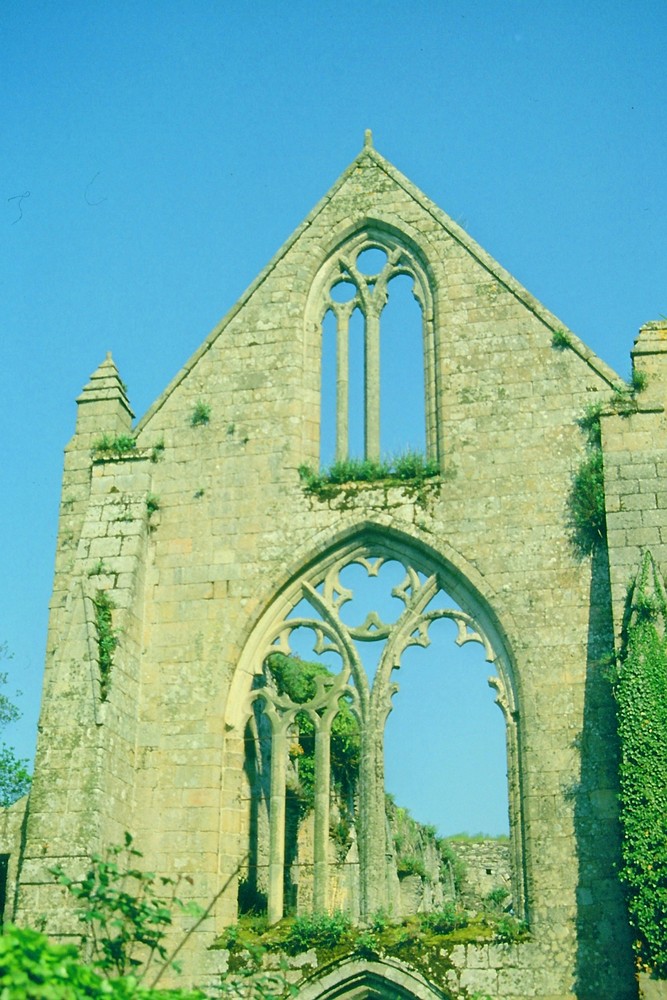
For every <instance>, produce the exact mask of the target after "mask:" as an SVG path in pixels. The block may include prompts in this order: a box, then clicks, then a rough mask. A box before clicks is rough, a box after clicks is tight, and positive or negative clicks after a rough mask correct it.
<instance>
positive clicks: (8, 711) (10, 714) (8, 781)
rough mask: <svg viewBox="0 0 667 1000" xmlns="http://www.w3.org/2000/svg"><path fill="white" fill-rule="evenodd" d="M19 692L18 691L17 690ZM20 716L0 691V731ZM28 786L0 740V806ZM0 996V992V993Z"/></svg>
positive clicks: (0, 651) (21, 763)
mask: <svg viewBox="0 0 667 1000" xmlns="http://www.w3.org/2000/svg"><path fill="white" fill-rule="evenodd" d="M10 658H11V654H10V653H8V651H7V646H6V645H5V644H4V643H0V660H2V659H10ZM6 683H7V674H6V673H0V688H1V687H3V686H4V685H5V684H6ZM17 694H20V692H17ZM20 718H21V712H20V710H19V709H18V708H17V706H16V705H15V704H14V702H13V701H12V700H11V699H10V698H9V697H8V696H7V695H6V694H3V693H2V691H0V732H2V730H3V729H4V728H5V727H6V726H8V725H10V723H12V722H16V721H17V720H18V719H20ZM29 788H30V773H29V771H28V761H27V760H23V759H20V758H18V757H17V756H16V754H15V753H14V751H13V750H12V748H11V747H9V746H7V744H6V743H5V742H4V740H3V741H2V742H0V806H10V805H11V804H12V802H16V800H17V799H20V798H21V796H22V795H25V794H26V792H27V791H28V789H29ZM0 996H1V994H0Z"/></svg>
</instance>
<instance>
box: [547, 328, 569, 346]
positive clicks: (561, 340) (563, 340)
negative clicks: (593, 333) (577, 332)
mask: <svg viewBox="0 0 667 1000" xmlns="http://www.w3.org/2000/svg"><path fill="white" fill-rule="evenodd" d="M551 346H552V347H554V348H555V349H556V350H557V351H564V350H565V348H566V347H571V346H572V342H571V340H570V336H569V334H567V333H566V332H565V330H562V329H558V330H554V332H553V334H552V336H551Z"/></svg>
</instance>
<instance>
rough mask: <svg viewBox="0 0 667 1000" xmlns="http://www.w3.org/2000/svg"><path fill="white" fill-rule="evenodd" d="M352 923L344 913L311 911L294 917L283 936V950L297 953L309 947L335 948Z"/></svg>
mask: <svg viewBox="0 0 667 1000" xmlns="http://www.w3.org/2000/svg"><path fill="white" fill-rule="evenodd" d="M351 927H352V924H351V922H350V918H349V917H348V916H347V915H346V914H345V913H340V912H338V911H337V912H335V913H332V914H328V913H313V914H310V915H307V916H302V917H296V918H295V920H294V923H293V924H292V926H291V927H290V929H289V932H288V935H287V937H286V938H285V951H287V952H288V954H291V955H297V954H299V952H301V951H308V949H309V948H335V947H336V945H338V944H340V943H341V942H342V941H343V939H344V938H345V936H346V935H347V934H348V933H349V931H350V929H351Z"/></svg>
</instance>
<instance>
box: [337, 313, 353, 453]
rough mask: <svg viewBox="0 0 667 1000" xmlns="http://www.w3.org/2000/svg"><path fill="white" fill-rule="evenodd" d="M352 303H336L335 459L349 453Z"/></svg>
mask: <svg viewBox="0 0 667 1000" xmlns="http://www.w3.org/2000/svg"><path fill="white" fill-rule="evenodd" d="M352 305H354V303H353V302H352V303H345V304H343V305H341V304H338V303H337V304H336V306H335V307H334V313H335V316H336V461H337V462H341V461H343V459H346V458H347V457H348V453H349V419H350V418H349V413H350V315H351V313H352V309H351V307H352Z"/></svg>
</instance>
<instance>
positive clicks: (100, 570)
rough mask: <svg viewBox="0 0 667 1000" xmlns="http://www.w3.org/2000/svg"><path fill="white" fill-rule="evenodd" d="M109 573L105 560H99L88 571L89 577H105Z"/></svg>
mask: <svg viewBox="0 0 667 1000" xmlns="http://www.w3.org/2000/svg"><path fill="white" fill-rule="evenodd" d="M108 572H109V570H108V568H107V565H106V563H105V562H104V559H98V560H97V562H96V563H95V565H94V566H91V567H90V569H89V570H88V576H104V575H105V574H106V573H108Z"/></svg>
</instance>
